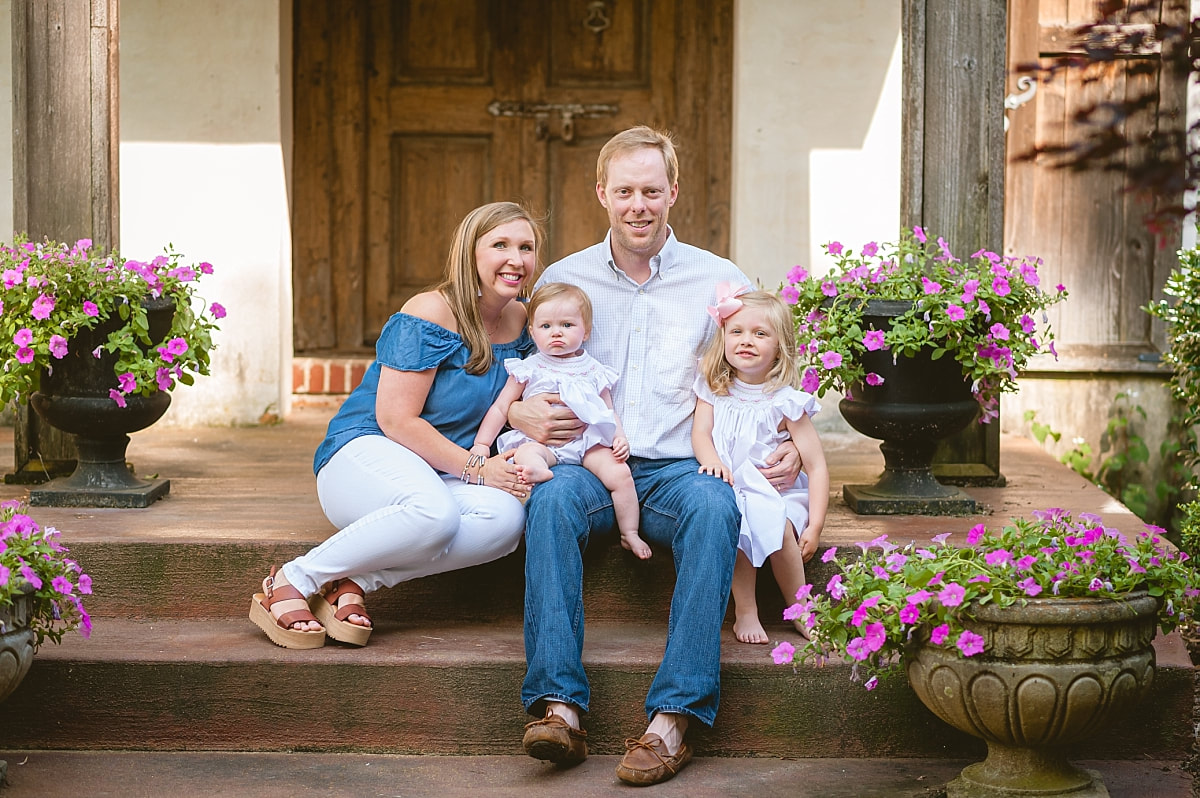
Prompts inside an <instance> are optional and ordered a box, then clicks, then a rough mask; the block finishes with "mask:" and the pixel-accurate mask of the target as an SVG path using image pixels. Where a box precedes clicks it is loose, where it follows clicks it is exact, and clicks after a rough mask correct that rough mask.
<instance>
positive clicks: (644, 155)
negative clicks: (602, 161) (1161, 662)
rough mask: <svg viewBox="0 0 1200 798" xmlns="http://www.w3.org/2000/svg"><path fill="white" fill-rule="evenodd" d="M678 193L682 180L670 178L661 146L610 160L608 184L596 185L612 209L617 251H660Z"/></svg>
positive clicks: (610, 220) (643, 254)
mask: <svg viewBox="0 0 1200 798" xmlns="http://www.w3.org/2000/svg"><path fill="white" fill-rule="evenodd" d="M678 194H679V184H678V183H676V184H675V185H671V184H669V183H668V182H667V165H666V163H664V161H663V157H662V153H660V152H659V151H658V150H656V149H652V148H648V147H643V148H642V149H638V150H633V151H631V152H626V153H621V154H618V155H616V156H614V157H613V159H612V160H611V161H609V162H608V183H607V185H600V184H597V185H596V195H597V196H598V197H599V198H600V204H601V205H603V206H604V207H605V208H606V209H607V210H608V224H609V227H611V228H612V246H613V252H614V254H615V255H617V256H618V257H620V255H621V254H622V252H624V253H627V254H629V255H632V256H634V257H637V258H649V257H651V256H653V255H657V254H658V251H659V250H660V249H662V246H663V244H664V243H666V240H667V214H668V213H670V210H671V206H672V205H674V204H675V198H676V197H677V196H678Z"/></svg>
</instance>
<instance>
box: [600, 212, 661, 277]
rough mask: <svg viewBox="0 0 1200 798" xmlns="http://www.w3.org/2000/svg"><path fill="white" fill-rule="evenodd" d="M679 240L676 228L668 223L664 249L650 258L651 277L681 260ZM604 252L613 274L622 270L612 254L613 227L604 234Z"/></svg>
mask: <svg viewBox="0 0 1200 798" xmlns="http://www.w3.org/2000/svg"><path fill="white" fill-rule="evenodd" d="M678 252H679V241H678V239H676V238H675V230H674V229H672V228H671V225H667V240H666V241H664V242H663V245H662V249H660V250H659V251H658V254H657V255H655V256H654V257H652V258H650V278H651V279H654V278H655V277H657V276H658V275H660V274H662V273H663V272H665V271H667V270H668V269H670V268H671V267H672V266H674V265H675V264H676V263H678V262H679V255H678ZM604 254H605V256H606V257H607V262H608V268H609V269H610V270H611V271H612V273H613V274H617V273H620V272H621V269H620V268H619V267H618V266H617V262H616V260H615V259H614V258H613V254H612V229H611V228H610V229H609V231H608V233H606V234H605V236H604Z"/></svg>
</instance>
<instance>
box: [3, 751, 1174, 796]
mask: <svg viewBox="0 0 1200 798" xmlns="http://www.w3.org/2000/svg"><path fill="white" fill-rule="evenodd" d="M0 758H3V759H6V760H7V761H8V786H7V787H5V788H4V789H3V790H0V795H3V796H4V798H79V796H83V795H86V796H88V797H89V798H161V796H164V795H170V796H172V798H210V797H211V796H222V795H223V796H236V797H237V798H240V797H241V796H254V798H343V796H345V797H346V798H350V797H353V798H363V796H404V797H405V798H480V796H486V798H538V797H540V796H554V797H555V798H559V797H560V796H565V795H571V796H574V797H575V798H596V797H597V796H612V795H628V794H629V793H628V792H627V791H622V788H623V786H624V785H622V784H621V783H620V782H619V781H618V780H617V778H616V776H615V775H614V772H613V771H614V769H615V768H616V765H617V762H618V757H616V756H592V757H590V758H589V759H588V760H587V761H586V762H584V763H583V764H581V765H579V766H578V767H574V768H570V769H560V768H556V767H553V766H549V765H546V764H544V763H541V762H537V761H535V760H532V759H530V758H529V757H525V756H472V757H460V756H454V757H447V756H436V757H435V756H396V755H381V754H312V753H303V754H281V753H144V752H114V751H87V752H74V751H15V752H14V751H10V752H8V753H3V752H0ZM969 761H970V760H963V759H881V758H870V759H842V758H838V759H793V758H768V757H762V758H757V759H747V758H732V757H725V758H713V757H699V758H697V759H695V760H693V762H692V764H691V765H689V766H688V767H687V768H685V769H684V770H683V772H681V773H680V774H679V775H678V776H677V777H676V778H675V779H673V780H671V781H668V782H665V783H663V784H660V785H658V786H656V787H655V788H654V796H655V798H729V797H730V796H753V798H933V797H934V796H936V795H939V794H941V786H942V785H944V784H945V783H946V782H947V781H949V780H950V779H952V778H954V777H955V776H956V775H957V774H958V772H959V771H960V770H961V769H962V768H963V767H964V766H965V765H967V764H968V763H969ZM1079 764H1080V765H1081V766H1082V767H1086V768H1090V769H1092V770H1095V771H1097V772H1099V773H1100V776H1101V778H1102V779H1103V781H1104V784H1105V786H1106V787H1107V788H1108V791H1109V794H1110V795H1111V796H1112V798H1149V797H1150V796H1153V798H1190V796H1191V795H1192V789H1191V783H1192V780H1191V777H1190V775H1189V774H1188V773H1187V772H1186V771H1184V770H1183V769H1182V768H1180V767H1179V766H1178V765H1177V764H1174V763H1170V762H1159V761H1154V760H1139V761H1130V760H1108V761H1096V760H1087V761H1081V762H1079ZM81 785H86V787H83V786H81Z"/></svg>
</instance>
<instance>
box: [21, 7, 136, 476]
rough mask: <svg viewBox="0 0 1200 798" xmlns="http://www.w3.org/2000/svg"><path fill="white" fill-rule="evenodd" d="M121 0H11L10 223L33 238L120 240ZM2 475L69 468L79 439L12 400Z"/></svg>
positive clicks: (107, 245)
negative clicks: (13, 417)
mask: <svg viewBox="0 0 1200 798" xmlns="http://www.w3.org/2000/svg"><path fill="white" fill-rule="evenodd" d="M119 3H120V0H14V2H13V4H12V40H13V41H12V52H13V229H14V230H15V231H16V232H18V233H25V234H26V235H28V236H29V237H30V238H31V239H40V238H43V237H47V238H51V239H54V240H58V241H69V242H72V243H73V242H75V241H77V240H78V239H80V238H90V239H92V241H93V242H94V243H95V245H97V246H99V247H100V248H102V249H104V250H107V249H111V248H115V247H116V246H117V243H118V235H119V225H118V218H119V217H118V192H117V153H118V147H119V145H120V135H119V132H118V119H119V115H118V113H117V85H118V58H117V53H118V36H117V23H118V8H119ZM14 437H15V447H14V449H15V452H14V454H15V471H14V473H12V474H8V475H6V476H5V481H8V482H42V481H44V480H46V479H49V478H51V477H54V476H59V475H62V474H66V473H70V472H71V470H72V469H74V467H75V456H76V453H75V444H74V442H73V441H72V440H71V436H69V435H64V434H63V433H60V432H59V431H58V430H56V429H54V428H53V427H51V426H49V425H47V424H45V423H43V422H42V421H41V419H40V418H39V417H38V416H37V414H36V413H33V412H31V411H30V410H29V407H28V406H21V407H18V408H17V421H16V430H15V434H14Z"/></svg>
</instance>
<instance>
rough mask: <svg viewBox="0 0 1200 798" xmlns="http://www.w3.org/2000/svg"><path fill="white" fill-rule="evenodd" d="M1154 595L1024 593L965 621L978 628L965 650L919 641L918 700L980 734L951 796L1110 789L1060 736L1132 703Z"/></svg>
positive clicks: (1094, 726) (1007, 797)
mask: <svg viewBox="0 0 1200 798" xmlns="http://www.w3.org/2000/svg"><path fill="white" fill-rule="evenodd" d="M1157 610H1158V600H1157V599H1155V598H1153V597H1152V596H1150V595H1149V594H1147V593H1145V592H1139V593H1133V594H1131V595H1130V596H1129V597H1128V598H1127V599H1096V598H1048V599H1030V600H1029V601H1028V603H1027V604H1026V605H1025V606H1021V605H1019V604H1017V605H1013V606H1011V607H1005V608H998V607H996V606H994V605H987V606H982V607H979V608H978V609H977V610H976V613H975V620H974V621H972V622H970V623H968V624H967V626H968V627H969V628H970V629H971V630H972V631H974V632H976V633H977V634H980V635H982V636H983V639H984V650H983V652H982V653H980V654H976V655H975V656H972V657H961V656H959V654H958V652H957V651H952V650H947V649H943V648H938V647H936V646H931V645H921V644H916V645H915V646H914V648H913V650H912V651H911V652H910V656H909V657H908V660H907V668H908V679H909V682H910V683H911V684H912V687H913V690H914V691H915V692H916V694H917V697H918V698H920V699H921V701H922V703H924V704H925V706H927V707H929V709H930V710H931V711H932V712H933V713H934V714H935V715H937V716H938V717H939V718H941V719H942V720H944V721H946V722H947V723H949V724H950V725H951V726H953V727H954V728H956V729H958V730H960V731H963V732H966V733H967V734H971V735H974V736H976V737H981V738H983V739H984V740H985V741H986V742H987V746H988V754H987V759H985V760H984V761H983V762H978V763H975V764H973V765H968V766H967V767H966V768H965V769H964V770H963V771H962V773H960V774H959V776H958V777H957V778H956V779H954V780H953V781H952V782H950V784H948V785H947V787H946V796H947V798H966V797H967V796H970V797H971V798H1017V796H1021V798H1057V797H1058V796H1070V798H1108V795H1109V793H1108V790H1107V789H1106V788H1105V787H1104V784H1103V782H1101V781H1100V777H1099V774H1097V773H1095V772H1094V771H1088V770H1083V769H1080V768H1078V767H1076V766H1074V765H1072V764H1071V763H1070V762H1068V761H1067V759H1066V756H1065V755H1064V754H1063V752H1062V750H1061V746H1064V745H1066V744H1068V743H1074V742H1078V741H1080V740H1084V739H1087V738H1088V737H1090V736H1092V735H1094V734H1096V733H1097V732H1098V731H1100V730H1102V729H1103V728H1104V726H1105V725H1106V724H1108V723H1109V722H1110V721H1111V720H1112V719H1114V718H1116V717H1118V716H1120V715H1121V714H1123V713H1125V712H1127V711H1129V710H1130V709H1131V708H1133V707H1135V706H1137V704H1138V703H1139V702H1141V701H1142V700H1143V699H1144V698H1145V697H1146V695H1147V693H1148V692H1149V691H1150V687H1151V685H1153V683H1154V668H1155V659H1154V648H1153V647H1152V646H1151V641H1152V640H1153V639H1154V632H1155V627H1156V620H1157Z"/></svg>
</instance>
